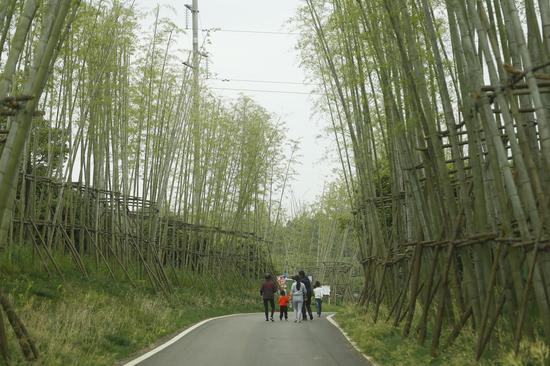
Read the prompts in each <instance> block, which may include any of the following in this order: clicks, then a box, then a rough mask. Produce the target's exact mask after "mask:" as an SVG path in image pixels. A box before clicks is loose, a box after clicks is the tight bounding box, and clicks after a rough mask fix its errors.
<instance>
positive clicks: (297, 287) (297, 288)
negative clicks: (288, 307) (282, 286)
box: [290, 276, 306, 323]
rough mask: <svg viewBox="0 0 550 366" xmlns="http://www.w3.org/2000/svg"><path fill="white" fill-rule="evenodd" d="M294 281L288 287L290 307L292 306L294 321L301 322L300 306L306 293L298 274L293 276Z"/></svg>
mask: <svg viewBox="0 0 550 366" xmlns="http://www.w3.org/2000/svg"><path fill="white" fill-rule="evenodd" d="M293 279H294V281H295V282H294V283H293V284H292V287H291V288H290V294H291V295H292V307H293V308H294V318H295V319H294V323H296V322H298V323H301V322H302V306H303V305H304V296H305V295H306V286H305V285H304V284H303V283H302V282H300V281H299V280H298V276H294V277H293Z"/></svg>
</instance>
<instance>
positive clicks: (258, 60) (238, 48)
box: [136, 0, 337, 213]
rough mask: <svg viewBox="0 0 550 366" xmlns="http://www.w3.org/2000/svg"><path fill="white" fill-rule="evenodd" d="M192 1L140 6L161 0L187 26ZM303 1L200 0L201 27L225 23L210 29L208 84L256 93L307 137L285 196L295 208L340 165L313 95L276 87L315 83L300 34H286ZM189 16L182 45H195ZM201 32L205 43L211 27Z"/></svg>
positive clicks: (299, 136)
mask: <svg viewBox="0 0 550 366" xmlns="http://www.w3.org/2000/svg"><path fill="white" fill-rule="evenodd" d="M188 3H189V4H190V3H191V0H188V1H185V0H137V1H136V6H137V7H138V8H139V9H141V10H144V11H147V10H151V9H153V8H154V7H156V5H157V4H160V6H161V14H162V15H163V16H165V17H169V18H171V19H172V20H173V21H174V22H175V23H176V24H178V25H179V26H181V27H185V25H186V14H185V4H188ZM300 3H302V4H303V0H279V1H268V0H233V1H230V0H202V1H201V0H199V28H200V29H201V30H203V29H207V28H221V29H222V30H221V31H215V32H211V33H210V34H211V36H210V38H211V44H209V45H208V46H207V49H206V50H207V52H208V54H209V68H208V69H209V70H208V71H209V76H210V79H209V80H208V81H207V85H208V86H209V87H211V88H212V90H213V91H214V92H215V93H216V94H218V95H220V96H223V97H225V98H237V97H238V95H239V94H240V93H242V94H245V95H247V96H249V97H251V98H253V99H254V100H255V101H256V102H257V103H258V104H260V105H261V106H263V107H264V108H266V109H267V110H268V111H269V112H271V113H274V114H276V115H278V116H279V117H280V118H281V119H282V121H284V122H285V124H286V126H287V129H288V137H289V138H291V139H296V140H300V141H301V143H300V151H299V154H300V156H299V157H298V160H299V165H297V166H296V167H295V168H296V170H297V172H298V174H297V176H296V177H295V180H294V182H292V183H291V186H290V189H289V191H288V194H287V195H286V197H285V201H284V202H283V204H284V206H285V207H286V208H287V209H290V208H291V202H292V201H294V202H299V203H311V202H313V201H314V200H315V197H316V196H318V195H319V194H320V193H321V192H322V190H323V187H324V184H325V182H328V181H329V180H330V177H331V176H332V170H333V169H334V168H335V167H337V164H336V162H335V158H334V157H332V156H330V155H331V154H329V157H328V158H327V147H330V146H332V141H331V140H330V139H328V138H325V137H323V138H319V135H324V133H323V128H324V127H325V125H326V123H327V121H321V120H319V117H318V116H314V115H313V97H312V96H310V95H308V94H287V93H277V92H274V91H279V92H296V93H308V92H309V91H310V90H311V87H310V86H308V85H304V84H301V83H304V82H306V80H305V72H304V70H302V69H300V66H299V59H298V53H297V51H296V50H295V49H294V48H295V45H296V42H297V40H298V35H296V34H284V33H285V32H287V33H288V32H292V29H291V27H290V26H289V25H288V24H287V22H288V20H289V18H291V17H293V16H294V14H295V12H296V9H297V7H298V6H299V4H300ZM188 18H189V24H188V25H189V31H188V35H187V36H186V37H184V38H183V39H182V40H181V42H182V45H181V47H183V48H186V49H191V37H190V34H191V29H190V28H191V17H190V15H189V16H188ZM144 22H147V21H144ZM242 31H246V32H242ZM249 31H250V32H249ZM261 32H274V33H261ZM199 35H200V38H199V43H202V39H203V37H204V35H205V32H203V31H201V32H200V33H199ZM186 43H188V44H186ZM214 78H219V79H229V80H230V81H229V82H227V81H220V80H214ZM237 80H248V81H237ZM252 80H254V81H255V82H251V81H252ZM282 82H284V83H282ZM294 83H296V84H294ZM214 88H224V89H239V90H220V89H214ZM245 89H246V90H245ZM251 90H255V91H251ZM258 90H264V91H270V92H260V91H258ZM289 213H290V212H289Z"/></svg>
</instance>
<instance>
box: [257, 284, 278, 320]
mask: <svg viewBox="0 0 550 366" xmlns="http://www.w3.org/2000/svg"><path fill="white" fill-rule="evenodd" d="M276 292H277V285H276V284H275V282H273V278H272V277H271V275H270V274H269V273H268V274H266V275H265V279H264V281H263V282H262V286H261V287H260V295H261V296H262V299H263V300H264V312H265V321H266V322H267V321H269V319H268V317H267V315H268V312H267V310H268V309H267V304H268V303H269V304H270V305H271V318H270V319H271V321H272V322H274V321H275V320H273V313H275V293H276Z"/></svg>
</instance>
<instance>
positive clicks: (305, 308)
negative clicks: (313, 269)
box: [298, 271, 313, 320]
mask: <svg viewBox="0 0 550 366" xmlns="http://www.w3.org/2000/svg"><path fill="white" fill-rule="evenodd" d="M298 275H299V280H300V282H302V283H303V284H304V285H305V286H306V296H305V297H304V306H303V307H302V315H303V318H304V320H307V314H306V311H307V313H308V314H309V319H311V320H313V312H312V311H311V296H312V295H313V289H312V288H311V281H310V280H309V278H308V277H307V276H306V273H305V272H304V271H300V272H298Z"/></svg>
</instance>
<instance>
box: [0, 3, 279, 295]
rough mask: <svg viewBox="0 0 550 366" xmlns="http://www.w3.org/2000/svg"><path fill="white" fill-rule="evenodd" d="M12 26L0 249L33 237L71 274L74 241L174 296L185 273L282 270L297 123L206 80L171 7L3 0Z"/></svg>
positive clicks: (86, 261) (106, 266) (80, 252)
mask: <svg viewBox="0 0 550 366" xmlns="http://www.w3.org/2000/svg"><path fill="white" fill-rule="evenodd" d="M140 19H149V21H150V22H151V26H150V27H147V28H146V29H143V28H141V26H140V25H139V22H138V20H140ZM0 30H1V31H2V34H1V42H2V44H1V46H0V50H1V51H2V53H1V54H0V57H1V58H0V62H1V65H2V77H1V80H0V83H1V95H0V100H1V103H2V107H1V108H2V110H1V114H2V116H1V117H0V152H1V160H0V197H1V200H0V219H1V223H2V225H1V227H0V250H5V251H8V252H9V251H10V250H12V249H13V248H14V247H17V246H23V245H27V246H32V248H33V251H34V253H35V255H36V258H37V261H38V262H37V265H40V266H43V267H45V268H46V270H48V271H49V272H50V273H51V274H52V275H55V276H57V275H58V276H61V277H63V273H62V271H61V270H60V268H59V266H58V265H57V264H56V262H55V259H54V257H55V256H54V255H53V253H54V252H60V251H61V252H64V253H66V255H68V256H71V257H72V259H73V261H74V265H75V268H77V269H78V270H79V271H80V272H81V273H82V275H83V276H87V275H88V273H89V271H90V270H91V269H92V268H90V267H91V266H92V264H93V266H95V267H97V268H98V269H100V270H103V271H105V272H106V273H108V274H109V275H110V276H111V277H113V279H116V278H121V279H122V278H125V279H126V280H128V281H130V282H136V281H142V280H143V281H148V282H149V283H150V285H151V286H152V287H153V288H155V289H157V290H158V291H161V292H162V293H164V294H169V293H170V292H171V288H172V287H173V286H174V285H178V283H179V278H180V276H179V270H180V269H183V270H190V271H194V272H196V273H201V274H204V275H207V276H235V277H236V278H240V279H246V278H256V277H257V276H258V275H259V274H260V273H264V272H265V271H267V270H271V258H270V254H269V250H270V248H269V247H270V245H271V243H270V242H269V241H268V240H265V239H263V237H266V236H268V235H270V234H271V232H272V231H273V228H272V226H273V225H272V217H275V215H276V214H278V213H279V210H280V202H278V201H277V200H276V199H275V197H279V192H280V190H281V189H282V185H283V184H282V182H283V181H284V179H283V178H284V175H285V169H284V167H285V166H286V163H285V161H284V160H285V159H286V158H285V156H284V153H283V145H284V144H285V135H284V130H283V128H282V125H281V123H280V122H279V121H277V120H276V119H275V118H274V117H273V116H271V115H270V114H269V113H267V112H266V111H265V110H264V109H263V108H261V107H259V106H258V105H256V104H255V103H254V102H253V101H252V100H251V99H247V98H245V97H242V98H240V99H239V100H237V101H234V102H227V101H223V100H220V99H219V98H217V97H215V96H214V95H212V94H211V93H210V92H209V91H208V90H207V89H206V88H204V87H203V86H201V82H200V80H199V81H195V82H194V80H193V71H192V69H193V67H190V66H192V65H190V63H191V60H192V54H190V53H189V52H186V51H182V50H180V48H181V44H178V39H180V38H181V36H182V34H183V32H184V30H182V29H180V28H179V27H178V26H176V25H175V24H173V23H172V22H171V21H169V20H167V19H163V18H161V17H160V16H159V10H158V8H157V9H156V10H155V11H154V12H153V14H140V13H138V11H137V10H135V9H134V8H132V7H130V6H127V5H124V4H123V3H121V2H119V1H113V2H105V1H97V2H96V1H92V2H86V1H82V2H80V1H76V0H43V1H37V0H27V1H18V0H3V1H1V2H0ZM203 53H204V52H201V54H203ZM201 57H202V56H201ZM272 198H273V199H272Z"/></svg>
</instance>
